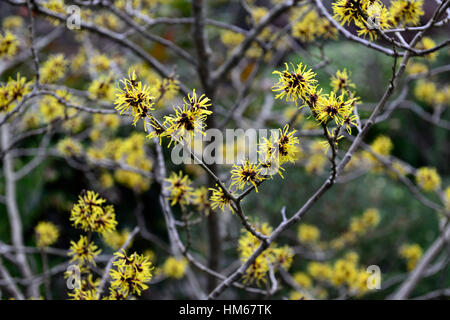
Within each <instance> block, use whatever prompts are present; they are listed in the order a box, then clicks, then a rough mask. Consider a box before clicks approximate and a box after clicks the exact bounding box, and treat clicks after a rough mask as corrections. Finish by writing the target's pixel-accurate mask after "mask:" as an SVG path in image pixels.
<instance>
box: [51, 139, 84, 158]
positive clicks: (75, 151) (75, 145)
mask: <svg viewBox="0 0 450 320" xmlns="http://www.w3.org/2000/svg"><path fill="white" fill-rule="evenodd" d="M57 149H58V151H59V152H60V153H61V154H62V155H63V156H65V157H75V156H79V155H81V153H82V151H83V147H82V146H81V144H80V143H79V142H78V141H77V140H74V139H72V138H70V137H66V138H64V139H62V140H60V141H59V142H58V145H57Z"/></svg>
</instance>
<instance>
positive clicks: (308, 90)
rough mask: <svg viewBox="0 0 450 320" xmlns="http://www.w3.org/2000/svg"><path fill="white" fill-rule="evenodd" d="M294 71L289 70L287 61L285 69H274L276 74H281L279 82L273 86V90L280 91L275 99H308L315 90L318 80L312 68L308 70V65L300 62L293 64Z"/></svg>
mask: <svg viewBox="0 0 450 320" xmlns="http://www.w3.org/2000/svg"><path fill="white" fill-rule="evenodd" d="M291 66H292V68H293V71H290V70H289V66H288V64H287V63H285V67H286V69H285V70H284V71H274V72H273V73H274V74H278V75H279V76H280V78H279V80H278V83H276V84H275V85H274V86H273V87H272V91H274V92H279V93H278V94H277V95H276V96H275V99H283V98H284V97H286V101H295V104H297V101H298V100H299V99H302V100H307V99H308V97H309V95H310V94H312V93H314V92H315V89H316V83H317V80H316V79H315V76H316V74H315V73H314V72H313V71H312V70H311V69H308V70H306V68H307V66H306V65H303V63H301V62H300V63H299V64H298V65H297V67H294V65H293V64H291Z"/></svg>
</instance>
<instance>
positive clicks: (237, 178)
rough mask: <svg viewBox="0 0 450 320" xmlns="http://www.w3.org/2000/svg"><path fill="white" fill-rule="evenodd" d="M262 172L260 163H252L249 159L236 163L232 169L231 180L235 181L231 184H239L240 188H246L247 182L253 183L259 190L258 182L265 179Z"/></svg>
mask: <svg viewBox="0 0 450 320" xmlns="http://www.w3.org/2000/svg"><path fill="white" fill-rule="evenodd" d="M260 174H261V168H260V167H259V164H253V163H250V162H249V161H248V160H246V161H244V162H243V163H242V164H240V165H236V164H234V165H233V170H231V180H232V181H233V182H232V183H231V186H234V185H237V188H238V189H244V187H245V186H246V185H247V184H251V185H253V186H254V187H255V190H256V192H258V184H259V183H261V181H263V180H264V178H263V177H262V176H261V175H260Z"/></svg>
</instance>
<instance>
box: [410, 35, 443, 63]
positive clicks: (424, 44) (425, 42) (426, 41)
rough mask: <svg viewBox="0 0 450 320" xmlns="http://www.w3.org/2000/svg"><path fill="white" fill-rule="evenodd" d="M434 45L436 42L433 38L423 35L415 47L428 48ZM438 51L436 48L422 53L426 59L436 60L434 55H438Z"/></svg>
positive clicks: (419, 48)
mask: <svg viewBox="0 0 450 320" xmlns="http://www.w3.org/2000/svg"><path fill="white" fill-rule="evenodd" d="M435 46H436V42H434V40H433V39H431V38H430V37H423V38H422V40H420V41H419V43H418V44H417V45H416V47H415V48H416V49H418V50H429V49H432V48H434V47H435ZM438 54H439V52H438V51H437V50H436V51H434V52H430V53H427V54H426V55H424V57H425V58H426V59H427V60H430V61H434V60H436V57H437V56H438Z"/></svg>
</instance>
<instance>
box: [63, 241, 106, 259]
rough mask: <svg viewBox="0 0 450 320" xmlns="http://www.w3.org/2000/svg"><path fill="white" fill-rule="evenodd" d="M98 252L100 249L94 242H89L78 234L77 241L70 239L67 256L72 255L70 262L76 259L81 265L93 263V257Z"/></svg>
mask: <svg viewBox="0 0 450 320" xmlns="http://www.w3.org/2000/svg"><path fill="white" fill-rule="evenodd" d="M100 252H101V250H100V249H98V247H97V246H96V245H95V244H94V243H92V242H89V241H88V239H87V237H85V236H80V240H78V242H75V241H70V250H69V256H72V259H71V260H70V261H71V262H72V261H77V262H78V263H79V264H81V265H84V264H88V263H92V264H94V265H95V261H94V259H95V258H96V257H97V256H98V255H99V254H100Z"/></svg>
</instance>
